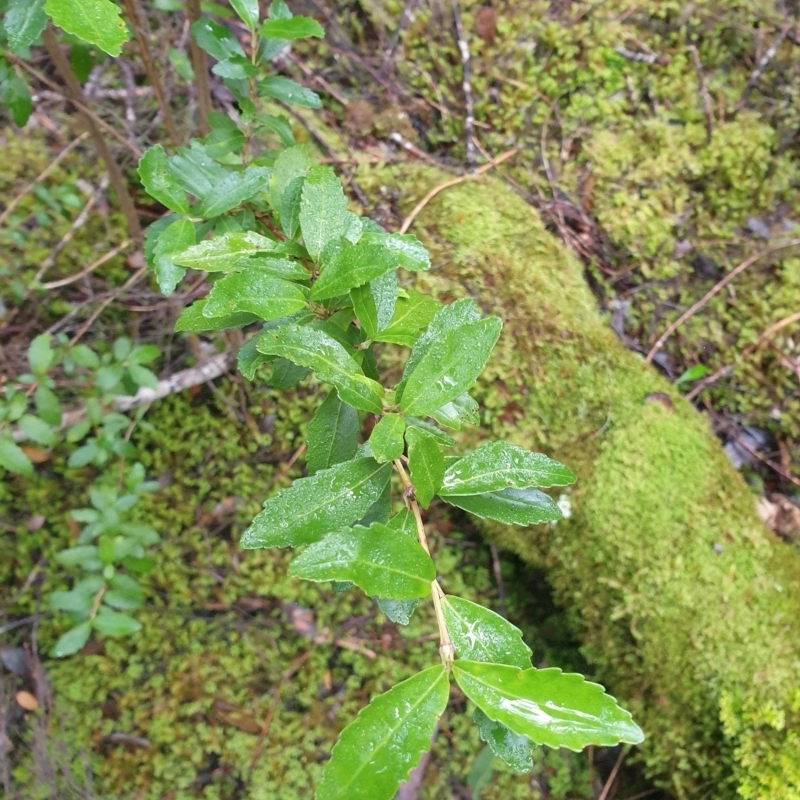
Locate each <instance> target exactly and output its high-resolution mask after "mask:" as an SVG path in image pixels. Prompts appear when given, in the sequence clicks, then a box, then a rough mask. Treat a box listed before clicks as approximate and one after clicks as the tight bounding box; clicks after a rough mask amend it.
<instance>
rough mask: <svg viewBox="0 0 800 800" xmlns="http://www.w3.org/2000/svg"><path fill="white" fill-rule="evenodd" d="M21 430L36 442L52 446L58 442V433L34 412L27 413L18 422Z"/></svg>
mask: <svg viewBox="0 0 800 800" xmlns="http://www.w3.org/2000/svg"><path fill="white" fill-rule="evenodd" d="M17 424H18V425H19V427H20V430H21V431H22V432H23V433H24V434H25V435H26V436H27V437H28V438H29V439H31V440H32V441H34V442H36V444H41V445H44V446H45V447H52V446H53V445H54V444H55V443H56V435H55V432H54V431H53V429H52V428H51V427H50V426H49V425H48V424H47V423H46V422H45V421H44V420H43V419H39V417H34V416H33V415H32V414H25V416H23V417H21V418H20V420H19V422H18V423H17Z"/></svg>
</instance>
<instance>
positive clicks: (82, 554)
mask: <svg viewBox="0 0 800 800" xmlns="http://www.w3.org/2000/svg"><path fill="white" fill-rule="evenodd" d="M76 510H80V509H76ZM86 510H88V509H86ZM74 518H75V512H73V519H74ZM56 561H57V562H58V563H59V564H63V565H64V566H65V567H83V569H85V570H89V571H92V570H96V569H101V568H102V566H103V562H102V561H101V560H100V558H99V557H98V555H97V548H96V547H95V546H94V545H93V544H87V545H78V546H77V547H69V548H67V549H66V550H61V552H59V553H56Z"/></svg>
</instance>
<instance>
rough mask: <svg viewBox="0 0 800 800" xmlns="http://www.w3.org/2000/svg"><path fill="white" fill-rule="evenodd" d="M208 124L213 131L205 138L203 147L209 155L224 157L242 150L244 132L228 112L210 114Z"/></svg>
mask: <svg viewBox="0 0 800 800" xmlns="http://www.w3.org/2000/svg"><path fill="white" fill-rule="evenodd" d="M208 124H209V125H210V126H211V133H209V134H208V136H206V137H205V139H203V147H204V148H205V151H206V153H208V155H210V156H211V157H212V158H223V157H224V156H226V155H228V154H229V153H233V152H238V151H239V150H241V148H242V145H243V144H244V133H242V131H240V130H239V126H238V125H237V124H236V123H235V122H234V121H233V120H232V119H231V118H230V117H229V116H228V115H227V114H217V113H212V114H209V115H208Z"/></svg>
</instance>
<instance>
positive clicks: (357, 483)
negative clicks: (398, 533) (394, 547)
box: [240, 458, 391, 549]
mask: <svg viewBox="0 0 800 800" xmlns="http://www.w3.org/2000/svg"><path fill="white" fill-rule="evenodd" d="M390 474H391V465H390V464H378V462H377V461H375V460H374V459H372V458H356V459H354V460H352V461H344V462H342V463H340V464H336V465H335V466H333V467H330V468H329V469H324V470H320V471H319V472H317V473H316V474H315V475H312V476H310V477H308V478H298V479H297V480H296V481H295V482H294V483H293V484H292V485H291V486H290V487H289V488H288V489H284V490H283V491H281V492H279V493H278V494H277V495H275V497H271V498H270V499H269V500H267V501H266V502H265V503H264V510H263V511H262V512H261V513H260V514H258V515H257V516H256V517H255V519H254V520H253V522H252V524H251V525H250V527H249V528H248V529H247V530H246V531H245V532H244V534H243V535H242V539H241V542H240V544H241V546H242V547H244V548H246V549H254V548H257V547H296V546H297V545H299V544H306V543H308V542H315V541H317V540H319V539H321V538H322V537H323V536H325V535H326V534H328V533H331V532H332V531H336V530H339V529H340V528H343V527H345V526H347V525H352V524H353V523H354V522H355V521H356V520H358V519H361V517H363V516H364V514H365V513H366V512H367V510H368V509H369V508H370V506H371V505H372V504H373V503H374V502H375V501H376V500H377V499H378V498H379V497H380V496H381V494H382V493H383V490H384V488H385V487H386V484H387V483H388V482H389V475H390Z"/></svg>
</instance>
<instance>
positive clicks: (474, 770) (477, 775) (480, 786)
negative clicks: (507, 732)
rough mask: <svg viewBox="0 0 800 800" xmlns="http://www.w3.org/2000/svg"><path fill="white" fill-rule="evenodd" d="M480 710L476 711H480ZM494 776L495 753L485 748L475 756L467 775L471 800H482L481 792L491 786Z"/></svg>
mask: <svg viewBox="0 0 800 800" xmlns="http://www.w3.org/2000/svg"><path fill="white" fill-rule="evenodd" d="M479 710H480V709H477V710H476V713H477V711H479ZM493 776H494V753H493V752H492V750H491V748H489V747H484V748H483V750H481V751H480V753H478V755H477V756H475V760H474V761H473V762H472V766H471V767H470V769H469V772H468V773H467V786H468V787H469V790H470V792H471V794H470V798H471V800H481V796H482V795H481V792H483V790H484V789H485V788H486V787H487V786H488V785H489V783H490V781H491V780H492V777H493Z"/></svg>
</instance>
